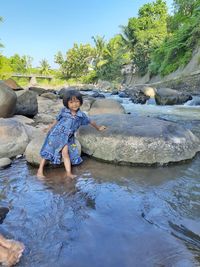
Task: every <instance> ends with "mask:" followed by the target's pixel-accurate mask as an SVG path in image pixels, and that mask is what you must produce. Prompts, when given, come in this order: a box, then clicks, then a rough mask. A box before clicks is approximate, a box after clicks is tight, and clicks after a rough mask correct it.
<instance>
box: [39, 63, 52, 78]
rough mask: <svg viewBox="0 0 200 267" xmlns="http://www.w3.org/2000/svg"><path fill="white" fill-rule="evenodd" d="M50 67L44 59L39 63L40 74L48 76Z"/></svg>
mask: <svg viewBox="0 0 200 267" xmlns="http://www.w3.org/2000/svg"><path fill="white" fill-rule="evenodd" d="M50 68H51V67H50V65H49V63H48V61H47V60H46V59H42V60H41V61H40V73H41V74H44V75H48V74H49V71H50Z"/></svg>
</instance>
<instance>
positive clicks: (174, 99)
mask: <svg viewBox="0 0 200 267" xmlns="http://www.w3.org/2000/svg"><path fill="white" fill-rule="evenodd" d="M191 99H192V96H191V95H189V94H186V93H181V92H179V91H177V90H173V89H170V88H160V89H157V90H156V94H155V100H156V103H157V105H178V104H183V103H185V102H187V101H188V100H191Z"/></svg>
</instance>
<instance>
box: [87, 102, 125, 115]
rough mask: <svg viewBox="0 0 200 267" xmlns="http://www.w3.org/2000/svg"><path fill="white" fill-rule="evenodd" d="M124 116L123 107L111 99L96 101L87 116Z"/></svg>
mask: <svg viewBox="0 0 200 267" xmlns="http://www.w3.org/2000/svg"><path fill="white" fill-rule="evenodd" d="M108 113H109V114H124V113H125V110H124V107H123V106H122V105H121V104H120V103H119V102H118V101H115V100H113V99H98V100H96V101H95V102H94V103H93V104H92V106H91V109H90V110H89V113H88V114H89V115H96V114H108Z"/></svg>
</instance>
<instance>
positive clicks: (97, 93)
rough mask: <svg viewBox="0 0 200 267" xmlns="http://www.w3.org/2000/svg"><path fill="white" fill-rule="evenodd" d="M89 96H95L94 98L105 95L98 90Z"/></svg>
mask: <svg viewBox="0 0 200 267" xmlns="http://www.w3.org/2000/svg"><path fill="white" fill-rule="evenodd" d="M91 96H92V97H95V98H97V97H99V98H105V95H103V94H101V93H99V92H94V93H93V94H92V95H91Z"/></svg>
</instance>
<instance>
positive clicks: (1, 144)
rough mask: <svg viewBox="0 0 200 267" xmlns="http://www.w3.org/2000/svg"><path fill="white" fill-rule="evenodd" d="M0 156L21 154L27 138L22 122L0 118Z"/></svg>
mask: <svg viewBox="0 0 200 267" xmlns="http://www.w3.org/2000/svg"><path fill="white" fill-rule="evenodd" d="M0 134H1V138H0V158H4V157H8V158H11V157H14V156H17V155H19V154H23V153H24V151H25V149H26V146H27V145H28V142H29V138H28V135H27V132H26V129H25V127H24V126H23V124H22V123H20V122H17V121H15V120H12V119H0Z"/></svg>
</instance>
